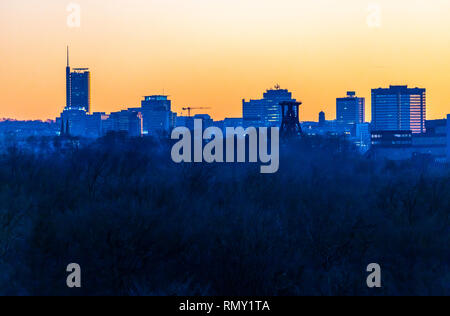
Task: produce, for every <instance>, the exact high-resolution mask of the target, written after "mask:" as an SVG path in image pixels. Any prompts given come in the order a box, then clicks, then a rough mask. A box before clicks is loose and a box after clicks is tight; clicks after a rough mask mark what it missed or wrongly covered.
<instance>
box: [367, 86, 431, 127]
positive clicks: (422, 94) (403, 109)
mask: <svg viewBox="0 0 450 316" xmlns="http://www.w3.org/2000/svg"><path fill="white" fill-rule="evenodd" d="M426 104H427V100H426V89H420V88H414V89H410V88H408V86H390V87H389V89H382V88H379V89H373V90H372V125H373V130H374V131H412V133H413V134H420V133H425V132H426V127H425V121H426V110H427V106H426Z"/></svg>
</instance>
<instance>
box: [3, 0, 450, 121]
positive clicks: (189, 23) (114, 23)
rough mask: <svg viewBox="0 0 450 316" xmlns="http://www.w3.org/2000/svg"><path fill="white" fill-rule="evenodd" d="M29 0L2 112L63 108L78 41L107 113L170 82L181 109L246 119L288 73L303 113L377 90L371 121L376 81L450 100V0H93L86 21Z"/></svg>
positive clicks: (6, 6) (81, 61)
mask: <svg viewBox="0 0 450 316" xmlns="http://www.w3.org/2000/svg"><path fill="white" fill-rule="evenodd" d="M22 2H23V1H11V0H5V1H2V3H1V4H0V8H1V10H0V26H1V27H0V42H1V44H2V47H3V48H4V49H2V51H1V52H0V58H1V59H2V60H3V61H6V62H4V63H2V64H1V66H0V67H1V69H0V111H1V113H2V115H0V116H2V117H9V118H13V119H41V120H46V119H54V118H55V117H56V116H57V115H58V114H59V112H60V111H61V109H62V107H63V106H64V103H65V96H64V87H65V83H64V72H63V71H62V65H65V63H66V61H65V55H64V53H63V52H64V51H65V48H66V44H69V45H70V47H71V51H72V53H71V60H72V62H71V63H72V65H73V66H74V67H89V68H90V69H91V71H92V73H93V76H92V83H91V85H92V111H95V112H113V111H118V110H121V109H123V108H129V107H136V106H138V105H139V104H140V100H141V96H143V95H152V94H161V93H162V92H163V91H164V92H165V94H168V95H170V96H171V99H172V101H173V109H174V111H176V112H177V113H181V112H182V111H181V109H182V108H183V107H186V106H192V107H211V108H212V109H211V110H209V111H208V113H209V114H211V115H212V117H213V118H214V119H216V120H220V119H223V118H225V117H240V116H242V108H241V101H242V99H244V98H245V99H255V98H259V97H260V96H261V92H262V91H264V90H265V89H267V88H269V87H272V86H273V85H275V84H276V83H279V84H280V85H281V86H282V87H283V88H286V89H289V91H291V92H292V93H293V97H294V98H296V99H298V100H300V101H302V102H303V106H302V108H301V115H300V118H301V120H302V121H312V120H314V121H316V120H317V114H318V113H319V112H320V111H324V112H325V113H326V116H327V118H334V117H335V114H336V111H335V99H336V97H339V96H342V95H344V94H345V92H346V91H356V92H357V94H358V95H359V96H360V97H364V98H366V100H367V103H366V108H367V111H366V121H370V117H371V111H370V110H371V98H370V95H371V89H373V88H379V87H388V86H390V85H408V86H409V87H412V88H413V87H424V88H426V89H427V91H428V100H427V101H428V110H427V117H428V118H429V119H438V118H443V117H444V114H446V113H447V112H448V108H449V106H448V105H449V104H450V93H449V92H448V89H447V87H446V84H447V82H448V81H449V79H450V64H449V62H448V60H447V58H446V56H448V55H449V53H450V45H449V44H448V43H449V41H448V40H447V39H448V36H449V35H448V34H446V33H445V30H446V29H448V27H450V20H449V19H448V13H446V12H447V11H448V10H445V9H446V8H449V9H450V4H449V3H448V2H443V1H440V5H435V4H430V3H429V2H426V1H417V2H415V3H410V2H407V1H403V0H399V1H396V3H394V4H393V3H390V2H388V1H378V2H377V3H379V5H380V9H381V15H382V19H381V25H380V26H379V27H371V26H369V25H368V24H367V18H368V16H369V15H370V11H368V6H369V4H370V3H369V2H365V1H354V0H348V1H346V2H345V3H344V4H341V3H340V4H337V3H336V2H335V1H330V0H328V1H326V0H322V1H316V3H313V2H311V1H290V0H284V1H282V4H283V5H281V4H280V3H278V4H276V3H274V2H271V1H265V0H263V1H258V2H256V1H253V0H249V1H245V2H242V1H239V2H238V1H234V0H233V1H229V2H227V3H225V2H214V3H208V2H206V1H203V0H197V1H191V2H189V3H183V2H181V1H177V0H173V1H164V2H163V1H138V0H132V1H128V2H124V1H121V0H118V1H114V2H109V3H107V4H105V3H103V4H101V3H95V2H92V1H86V0H82V1H77V3H79V4H80V6H81V9H82V11H81V12H82V13H81V25H80V27H79V28H70V27H68V26H67V25H66V19H67V16H68V13H67V11H66V7H67V4H68V3H64V2H56V1H53V0H52V1H51V0H47V1H44V2H39V5H38V3H37V2H36V1H34V0H31V1H27V3H26V4H25V5H24V4H23V3H22ZM219 13H220V14H219ZM419 17H420V20H419V19H418V18H419ZM325 20H326V21H327V23H323V21H325ZM412 20H414V21H415V23H414V24H411V23H410V21H412ZM249 22H251V23H249ZM325 87H326V88H325Z"/></svg>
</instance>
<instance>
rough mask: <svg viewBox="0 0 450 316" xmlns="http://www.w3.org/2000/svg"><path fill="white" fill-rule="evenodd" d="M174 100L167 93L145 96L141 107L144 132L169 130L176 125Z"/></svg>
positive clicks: (156, 132) (155, 132) (154, 132)
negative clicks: (173, 110) (173, 111)
mask: <svg viewBox="0 0 450 316" xmlns="http://www.w3.org/2000/svg"><path fill="white" fill-rule="evenodd" d="M171 108H172V101H171V100H169V98H168V96H166V95H152V96H146V97H144V100H142V102H141V108H140V109H138V110H139V111H140V112H141V113H142V119H143V123H144V134H159V133H161V132H169V131H170V129H171V128H172V127H173V126H174V125H175V121H174V120H175V113H172V111H171Z"/></svg>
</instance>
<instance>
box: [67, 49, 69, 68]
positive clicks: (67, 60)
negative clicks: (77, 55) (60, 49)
mask: <svg viewBox="0 0 450 316" xmlns="http://www.w3.org/2000/svg"><path fill="white" fill-rule="evenodd" d="M67 67H69V45H67Z"/></svg>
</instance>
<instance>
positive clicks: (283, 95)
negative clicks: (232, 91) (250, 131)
mask: <svg viewBox="0 0 450 316" xmlns="http://www.w3.org/2000/svg"><path fill="white" fill-rule="evenodd" d="M283 101H288V102H296V101H297V100H295V99H292V93H290V92H289V91H288V90H284V89H280V87H279V86H276V87H275V89H273V90H267V91H266V92H265V93H264V97H263V99H260V100H250V101H248V102H247V101H245V100H243V101H242V108H243V120H244V125H245V126H254V127H260V126H266V127H280V126H281V121H282V113H281V106H280V103H281V102H283Z"/></svg>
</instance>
